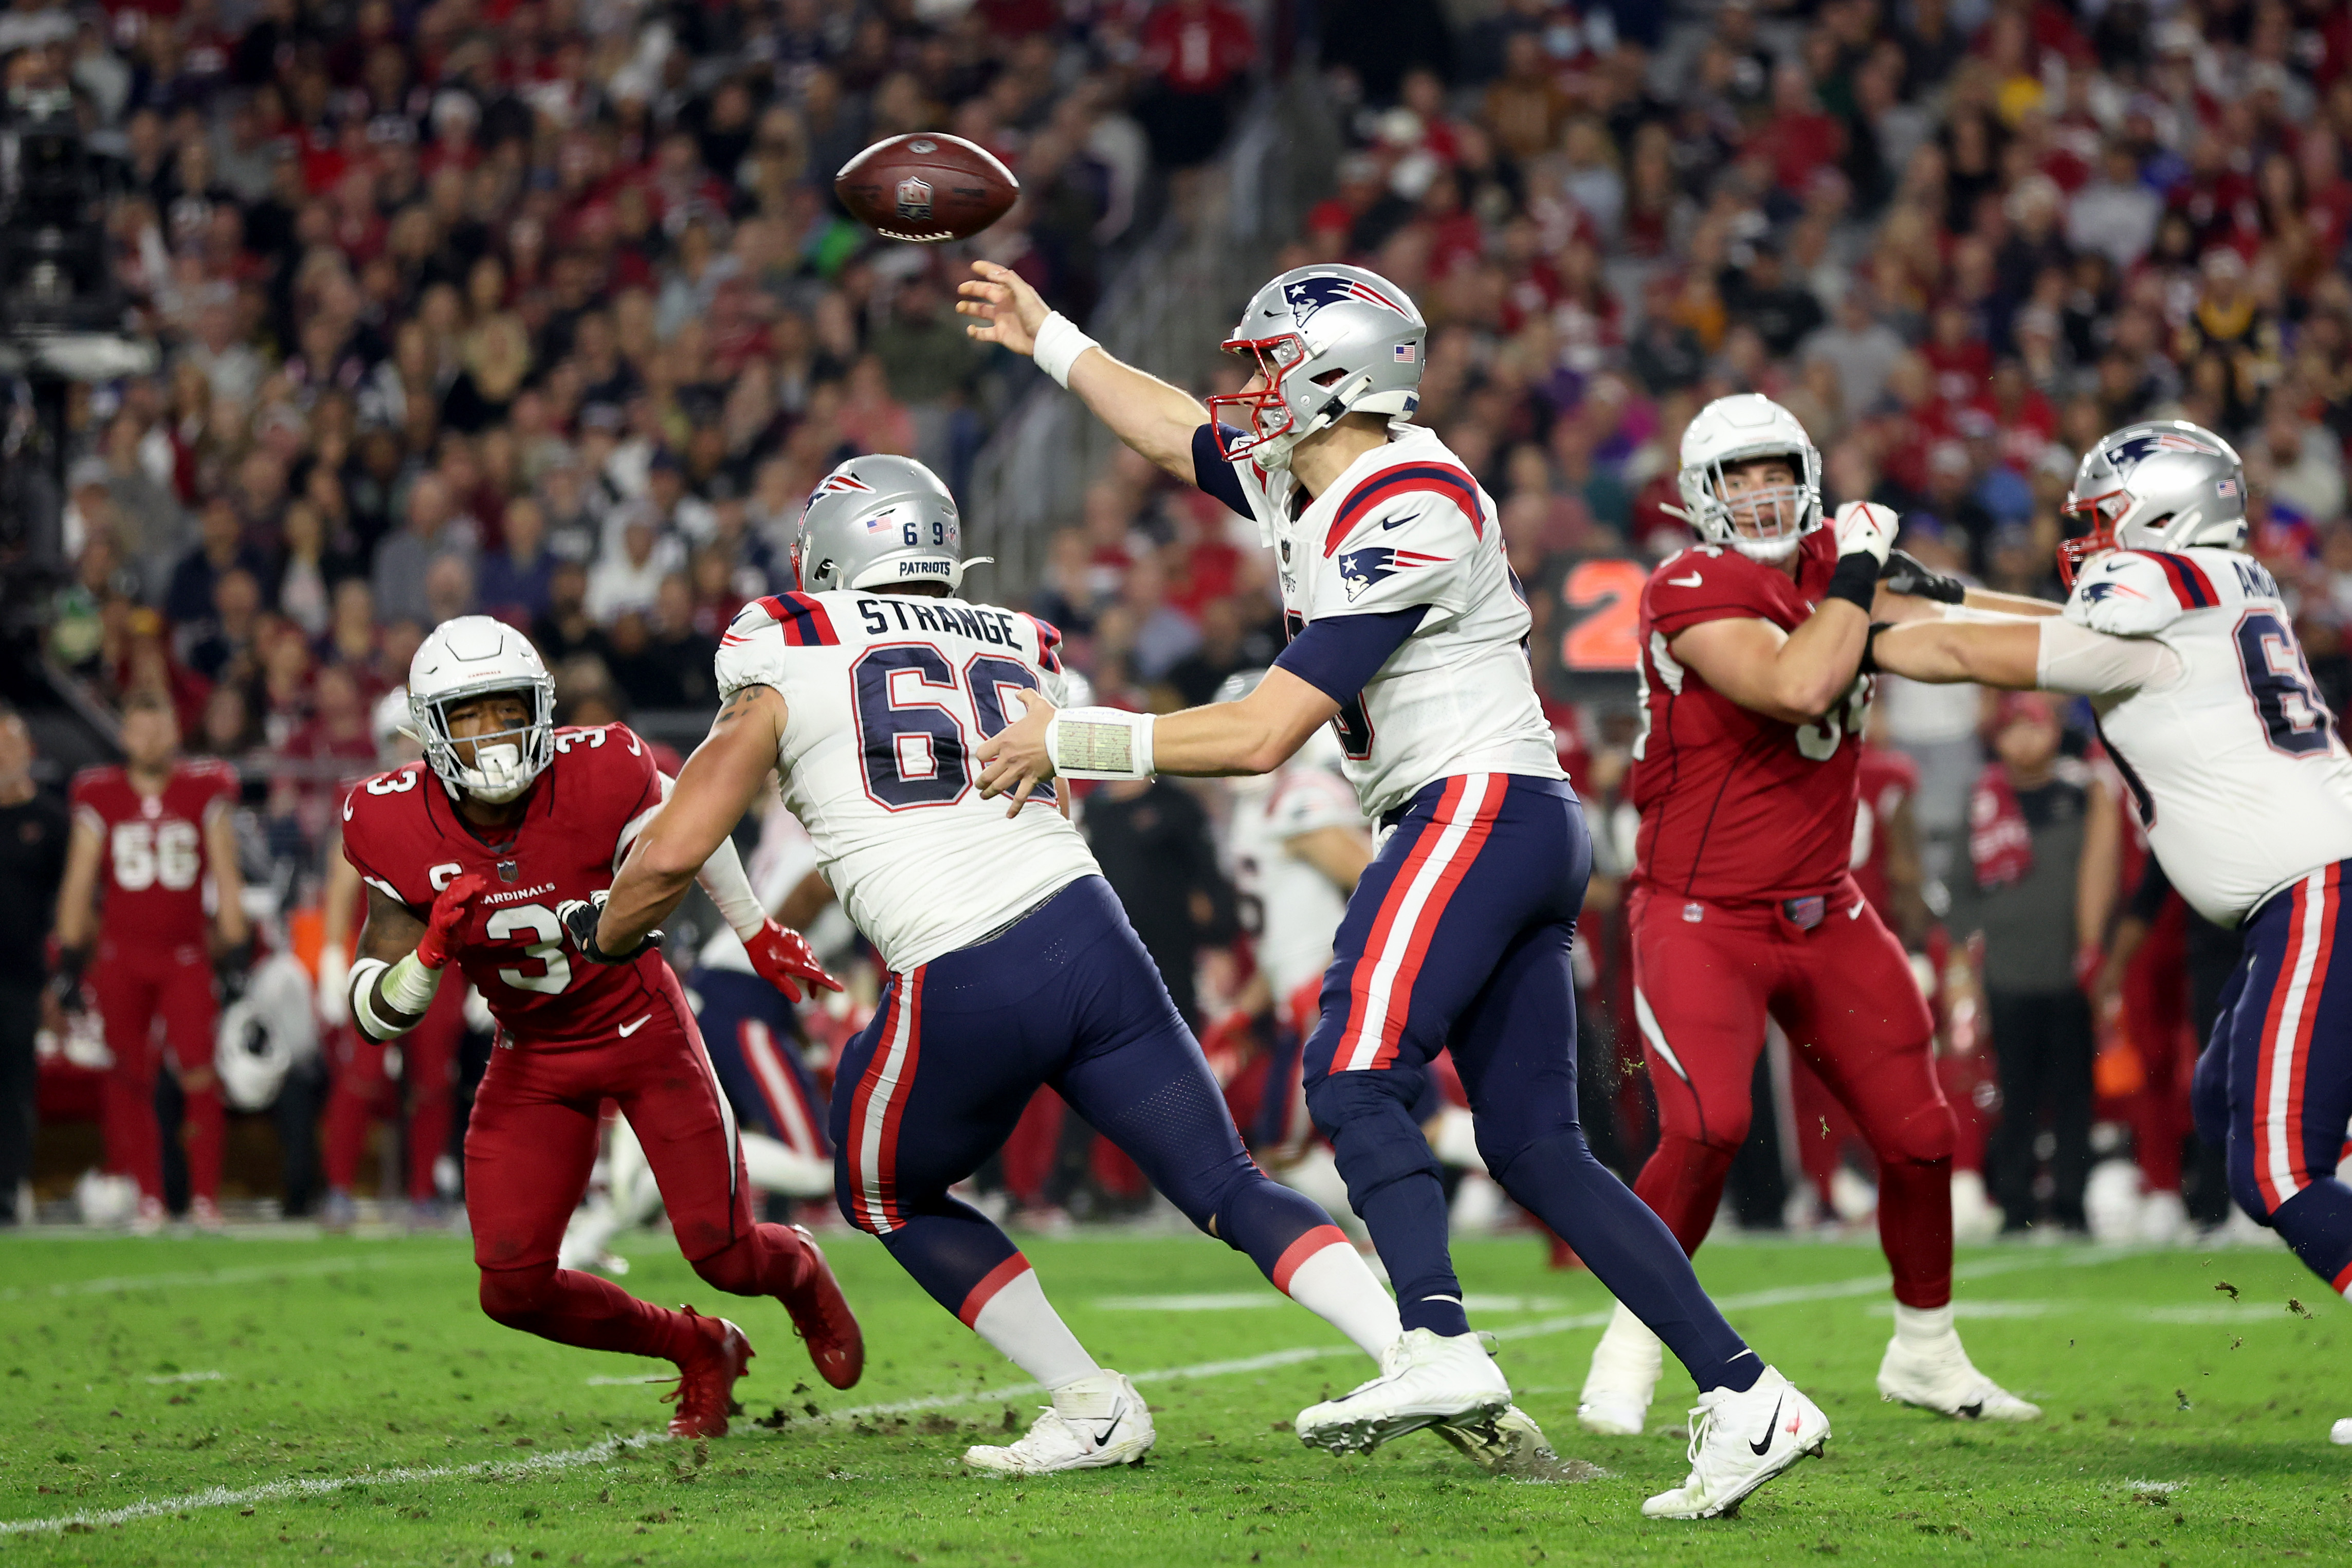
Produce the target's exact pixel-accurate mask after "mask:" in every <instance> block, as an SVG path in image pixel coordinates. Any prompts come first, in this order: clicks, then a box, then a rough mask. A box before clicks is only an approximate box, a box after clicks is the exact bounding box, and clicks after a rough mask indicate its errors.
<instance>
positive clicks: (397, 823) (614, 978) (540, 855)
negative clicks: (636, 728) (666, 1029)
mask: <svg viewBox="0 0 2352 1568" xmlns="http://www.w3.org/2000/svg"><path fill="white" fill-rule="evenodd" d="M661 799H662V776H661V770H660V769H659V768H658V767H657V766H656V764H655V763H654V759H653V754H652V752H651V751H650V750H649V749H648V748H647V746H646V743H645V742H644V741H642V740H640V739H639V738H638V737H637V735H636V734H635V732H633V731H631V730H629V729H628V727H627V726H625V725H622V724H605V725H601V726H598V727H596V728H593V729H578V730H575V729H568V728H567V729H562V730H558V731H556V732H555V752H554V755H553V756H552V757H551V758H550V759H549V760H548V764H547V771H546V772H544V773H541V774H540V775H539V777H538V778H537V779H536V780H534V781H532V784H531V786H530V793H529V794H528V795H525V796H524V797H523V801H524V805H523V814H522V819H521V820H520V822H518V823H516V824H514V825H513V826H510V827H504V828H499V829H495V830H494V829H490V828H476V827H474V826H470V825H468V824H467V822H466V821H465V820H464V819H463V818H462V817H460V816H458V815H457V802H456V801H454V800H452V799H450V798H449V791H448V789H447V788H446V786H444V785H443V784H442V783H441V781H440V780H439V779H438V778H436V776H435V775H434V773H432V771H431V770H430V769H428V768H427V767H426V766H425V764H424V763H409V764H408V765H407V766H406V767H402V768H394V770H393V771H392V772H390V773H379V774H377V775H376V776H375V777H374V778H372V779H367V780H364V781H363V782H362V783H361V784H358V785H357V786H355V787H354V788H353V789H352V793H351V794H350V795H348V796H347V797H345V799H344V802H343V857H344V858H346V859H348V860H349V861H351V863H352V868H354V869H356V870H357V871H358V872H359V874H360V875H361V877H362V878H363V879H366V881H367V884H368V886H370V887H371V888H373V889H375V890H376V891H378V892H380V893H382V894H383V895H384V896H385V897H386V898H389V899H394V900H398V901H399V902H400V903H402V904H404V905H405V906H407V909H408V912H409V913H411V914H413V915H415V917H416V918H417V919H418V920H423V919H424V918H425V916H426V915H427V914H428V913H430V912H431V910H432V908H433V899H434V895H436V893H438V892H439V891H440V890H441V889H444V888H446V887H447V886H448V885H449V883H450V882H451V881H452V880H453V879H456V878H457V877H458V876H459V875H460V874H462V873H464V872H467V871H479V872H480V873H481V874H482V877H483V879H484V880H486V881H487V882H488V884H489V890H488V892H486V893H484V894H482V895H481V896H480V897H479V898H478V899H476V900H474V907H473V910H472V911H471V912H470V913H469V914H468V915H467V917H466V923H465V924H464V926H463V927H462V928H460V930H459V931H458V932H457V941H456V942H454V943H452V944H451V945H452V948H453V950H454V951H455V952H456V953H457V965H458V967H459V968H461V969H463V970H464V971H465V973H466V978H467V980H469V981H471V982H473V984H474V987H475V989H476V990H478V991H479V992H481V994H482V1000H484V1001H485V1002H487V1003H488V1004H489V1007H490V1011H491V1013H492V1014H494V1015H495V1016H497V1018H498V1020H499V1023H500V1024H502V1025H504V1026H505V1027H506V1031H507V1033H508V1034H509V1036H510V1037H513V1039H514V1041H515V1043H517V1044H518V1045H522V1046H569V1045H579V1044H586V1043H592V1042H609V1041H611V1040H613V1039H614V1037H622V1038H626V1037H627V1035H628V1034H633V1033H635V1024H636V1022H640V1021H642V1020H643V1019H644V1018H645V1016H646V1015H647V1014H648V1013H653V1012H656V1011H660V1012H662V1016H664V1017H667V1016H669V1015H668V1014H667V1011H664V1010H665V1009H667V1007H668V1005H669V1003H668V1000H667V999H668V997H669V996H670V994H671V993H672V991H673V989H674V988H675V986H676V985H677V981H676V980H675V979H674V978H673V977H672V976H671V975H670V974H669V973H668V970H667V965H666V964H664V963H663V962H662V959H661V955H660V954H659V953H657V952H643V953H639V954H638V955H637V956H636V958H635V959H634V960H632V961H631V962H629V963H622V964H602V963H587V962H585V961H584V960H582V959H580V958H579V957H578V955H577V954H576V953H574V952H572V950H571V949H570V948H569V947H567V946H566V945H565V942H564V940H563V928H562V926H561V925H559V924H558V923H557V922H556V918H555V911H556V909H557V907H558V906H559V905H561V904H562V903H564V902H565V901H567V900H572V899H584V898H586V897H588V895H589V894H591V893H593V892H596V891H598V890H599V889H604V888H609V887H611V886H612V885H613V872H614V867H615V866H617V865H618V864H619V863H620V859H621V856H622V853H623V851H625V849H626V848H627V847H628V846H629V845H630V844H631V843H632V842H634V841H635V837H636V832H637V829H638V828H640V827H642V826H644V825H645V824H646V822H647V821H648V820H650V819H651V817H652V816H653V814H654V812H655V811H656V809H657V808H658V807H659V806H660V805H661Z"/></svg>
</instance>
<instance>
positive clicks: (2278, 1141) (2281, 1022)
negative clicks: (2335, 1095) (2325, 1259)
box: [2253, 864, 2342, 1210]
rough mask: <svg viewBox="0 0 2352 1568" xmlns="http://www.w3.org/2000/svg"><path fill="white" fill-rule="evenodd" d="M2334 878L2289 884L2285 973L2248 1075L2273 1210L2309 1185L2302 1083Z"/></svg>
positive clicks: (2323, 874) (2257, 1162)
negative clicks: (2291, 900)
mask: <svg viewBox="0 0 2352 1568" xmlns="http://www.w3.org/2000/svg"><path fill="white" fill-rule="evenodd" d="M2337 871H2338V868H2337V867H2336V865H2333V864H2331V865H2327V866H2325V867H2322V868H2320V869H2318V870H2316V871H2314V872H2312V873H2311V874H2310V875H2309V876H2307V877H2305V878H2304V879H2303V880H2302V881H2300V882H2298V883H2296V884H2295V888H2294V894H2293V897H2294V914H2293V916H2292V918H2291V922H2290V924H2289V926H2288V931H2287V946H2286V956H2285V963H2284V973H2281V974H2280V976H2279V980H2278V984H2277V986H2276V988H2275V989H2274V990H2273V991H2272V993H2271V1005H2270V1012H2269V1014H2268V1016H2265V1017H2264V1018H2263V1037H2262V1057H2261V1059H2260V1061H2259V1063H2258V1064H2257V1066H2256V1068H2255V1074H2254V1116H2253V1123H2254V1181H2255V1183H2256V1184H2258V1185H2259V1186H2260V1188H2261V1190H2262V1194H2263V1204H2264V1205H2266V1206H2267V1207H2269V1208H2271V1209H2273V1210H2275V1209H2276V1208H2277V1207H2278V1206H2279V1205H2281V1204H2283V1203H2284V1202H2286V1200H2287V1199H2289V1198H2291V1197H2293V1196H2294V1194H2297V1193H2299V1192H2301V1191H2302V1190H2303V1189H2304V1188H2305V1187H2306V1186H2308V1185H2310V1184H2311V1178H2310V1173H2309V1171H2308V1169H2307V1162H2306V1161H2305V1156H2304V1148H2303V1095H2304V1080H2305V1075H2306V1074H2307V1073H2308V1071H2309V1069H2310V1066H2311V1037H2312V1030H2313V1027H2314V1026H2315V1024H2316V1023H2317V1022H2318V1018H2319V1001H2320V994H2321V992H2322V991H2323V990H2324V989H2325V988H2326V984H2327V963H2328V959H2329V958H2330V957H2331V956H2332V955H2333V953H2334V952H2335V947H2336V913H2337V910H2338V900H2339V899H2340V898H2341V896H2342V895H2341V893H2340V891H2339V889H2338V888H2337V886H2336V875H2337Z"/></svg>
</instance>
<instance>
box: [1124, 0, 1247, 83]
mask: <svg viewBox="0 0 2352 1568" xmlns="http://www.w3.org/2000/svg"><path fill="white" fill-rule="evenodd" d="M1254 48H1255V42H1254V40H1253V39H1252V38H1251V37H1250V25H1249V19H1248V18H1247V17H1245V16H1243V15H1242V14H1241V13H1240V12H1239V11H1236V10H1234V8H1233V7H1232V6H1231V5H1224V4H1223V0H1173V3H1172V4H1170V5H1162V6H1160V8H1159V9H1158V10H1156V11H1154V12H1152V13H1151V16H1150V20H1148V21H1146V22H1145V23H1144V24H1143V58H1144V64H1145V65H1146V66H1147V67H1148V68H1150V71H1151V72H1152V74H1153V75H1155V76H1157V77H1159V79H1160V80H1161V81H1162V82H1164V83H1166V84H1167V85H1168V86H1169V87H1170V88H1171V89H1173V90H1175V91H1177V92H1215V91H1217V90H1218V89H1221V88H1223V86H1224V85H1225V84H1226V83H1228V82H1230V81H1232V80H1233V79H1234V78H1235V77H1237V76H1239V75H1240V74H1241V73H1242V72H1244V71H1245V70H1247V69H1248V68H1249V64H1250V57H1251V54H1252V52H1253V50H1254Z"/></svg>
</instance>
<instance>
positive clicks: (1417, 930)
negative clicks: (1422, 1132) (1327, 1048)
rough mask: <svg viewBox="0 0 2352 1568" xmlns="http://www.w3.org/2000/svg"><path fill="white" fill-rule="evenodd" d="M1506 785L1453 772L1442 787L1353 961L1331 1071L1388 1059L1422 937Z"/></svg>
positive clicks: (1488, 826) (1492, 777) (1500, 778)
mask: <svg viewBox="0 0 2352 1568" xmlns="http://www.w3.org/2000/svg"><path fill="white" fill-rule="evenodd" d="M1510 782H1511V781H1510V775H1509V774H1507V773H1461V774H1457V775H1456V776H1454V777H1453V778H1450V779H1448V780H1446V781H1445V793H1444V795H1441V796H1440V797H1439V799H1438V804H1437V810H1436V812H1435V814H1434V815H1433V816H1432V817H1431V819H1430V820H1429V821H1428V822H1427V823H1425V824H1423V826H1422V829H1421V837H1420V838H1419V840H1418V841H1417V842H1416V843H1415V844H1414V845H1413V847H1412V853H1411V854H1410V855H1408V856H1407V857H1406V858H1405V862H1404V864H1403V866H1402V867H1401V868H1399V869H1398V871H1397V874H1396V879H1395V880H1393V881H1391V883H1390V884H1389V889H1388V892H1387V893H1386V894H1385V895H1384V896H1383V897H1382V898H1381V909H1380V913H1379V914H1378V915H1377V916H1375V917H1374V919H1373V921H1372V930H1371V934H1370V936H1369V937H1368V938H1366V940H1365V942H1364V952H1363V955H1362V956H1361V957H1360V958H1359V959H1358V960H1357V961H1356V971H1355V974H1354V975H1353V977H1352V978H1351V979H1350V981H1349V1003H1348V1025H1347V1027H1346V1028H1345V1029H1344V1030H1343V1031H1341V1033H1340V1036H1339V1047H1338V1048H1337V1049H1335V1050H1334V1051H1333V1052H1332V1053H1331V1070H1332V1071H1334V1072H1361V1071H1364V1070H1366V1069H1368V1068H1385V1067H1387V1066H1388V1065H1389V1064H1390V1063H1391V1062H1393V1061H1394V1060H1396V1055H1397V1047H1398V1045H1399V1044H1400V1042H1402V1040H1403V1038H1404V1027H1405V1023H1406V1020H1407V1019H1408V1018H1409V1017H1410V1016H1411V1015H1412V986H1413V982H1414V981H1415V980H1416V979H1418V978H1419V977H1420V974H1421V966H1422V964H1423V962H1424V961H1426V960H1427V958H1428V956H1429V944H1430V939H1431V938H1432V937H1433V935H1434V934H1435V933H1436V931H1437V922H1438V921H1439V919H1440V918H1441V917H1442V916H1443V915H1444V912H1445V906H1446V903H1447V902H1448V901H1449V900H1451V899H1452V898H1453V897H1454V889H1456V888H1458V887H1460V886H1461V884H1462V879H1463V877H1464V875H1465V873H1467V872H1468V870H1469V869H1470V867H1471V863H1472V862H1474V861H1475V860H1476V859H1477V858H1478V851H1479V849H1480V848H1482V847H1484V846H1485V844H1486V837H1487V835H1488V834H1489V833H1491V832H1492V831H1493V830H1494V826H1495V818H1496V815H1497V814H1498V813H1499V812H1500V811H1501V810H1502V805H1503V795H1504V793H1505V792H1506V791H1507V789H1509V787H1510Z"/></svg>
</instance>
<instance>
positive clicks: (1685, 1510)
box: [1642, 1366, 1830, 1519]
mask: <svg viewBox="0 0 2352 1568" xmlns="http://www.w3.org/2000/svg"><path fill="white" fill-rule="evenodd" d="M1690 1434H1691V1435H1690V1466H1691V1473H1690V1479H1688V1480H1686V1481H1685V1482H1684V1483H1683V1484H1682V1485H1681V1486H1678V1487H1676V1488H1675V1489H1674V1490H1672V1491H1670V1492H1660V1493H1659V1494H1658V1495H1657V1496H1655V1497H1654V1498H1652V1499H1650V1500H1648V1501H1647V1502H1645V1503H1643V1505H1642V1512H1643V1515H1644V1516H1645V1517H1647V1518H1650V1519H1716V1518H1718V1517H1720V1516H1722V1515H1724V1514H1727V1513H1729V1512H1731V1511H1732V1510H1734V1509H1736V1508H1738V1506H1739V1502H1740V1500H1741V1499H1743V1498H1745V1497H1746V1496H1747V1495H1748V1493H1749V1492H1752V1491H1754V1490H1755V1489H1757V1488H1758V1487H1760V1486H1762V1485H1763V1484H1764V1483H1765V1482H1766V1481H1769V1480H1770V1479H1772V1478H1773V1477H1774V1476H1777V1475H1779V1474H1780V1472H1781V1471H1782V1470H1785V1469H1787V1468H1789V1467H1790V1466H1791V1465H1793V1464H1795V1463H1796V1462H1797V1461H1798V1460H1799V1459H1801V1458H1807V1457H1808V1456H1815V1457H1818V1456H1819V1455H1820V1453H1821V1451H1822V1445H1823V1444H1825V1443H1827V1442H1828V1441H1829V1438H1830V1418H1829V1417H1828V1416H1826V1415H1822V1410H1821V1406H1820V1405H1815V1404H1814V1403H1813V1402H1812V1401H1811V1400H1810V1399H1808V1398H1806V1397H1805V1396H1804V1395H1803V1394H1800V1393H1798V1392H1797V1387H1796V1385H1795V1384H1792V1383H1790V1381H1789V1380H1788V1379H1787V1378H1785V1377H1782V1376H1781V1375H1780V1373H1778V1372H1776V1371H1775V1370H1773V1369H1772V1368H1771V1367H1769V1366H1768V1367H1766V1368H1765V1369H1764V1375H1763V1376H1761V1377H1759V1378H1758V1379H1757V1380H1756V1385H1755V1386H1754V1387H1753V1388H1750V1389H1748V1390H1747V1391H1746V1392H1744V1393H1738V1394H1735V1393H1733V1392H1732V1391H1731V1390H1730V1389H1727V1388H1717V1389H1710V1390H1708V1391H1707V1392H1706V1393H1705V1394H1700V1395H1699V1396H1698V1405H1697V1406H1696V1408H1695V1409H1693V1410H1692V1411H1691V1413H1690Z"/></svg>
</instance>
